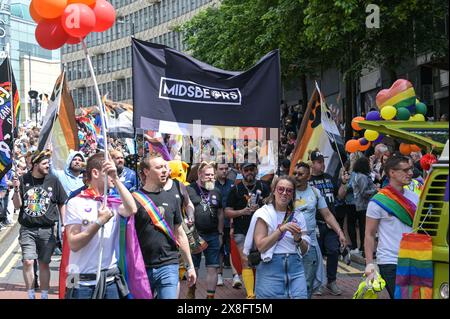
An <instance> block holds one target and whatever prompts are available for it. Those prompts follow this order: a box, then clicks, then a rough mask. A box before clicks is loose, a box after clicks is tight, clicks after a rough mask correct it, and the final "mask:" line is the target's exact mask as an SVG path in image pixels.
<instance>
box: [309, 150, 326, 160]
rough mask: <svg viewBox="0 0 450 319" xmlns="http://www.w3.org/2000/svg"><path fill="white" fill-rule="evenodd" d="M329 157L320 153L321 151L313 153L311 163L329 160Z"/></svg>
mask: <svg viewBox="0 0 450 319" xmlns="http://www.w3.org/2000/svg"><path fill="white" fill-rule="evenodd" d="M327 157H328V156H323V154H322V153H320V151H312V152H311V155H310V159H311V161H317V160H321V159H324V158H327Z"/></svg>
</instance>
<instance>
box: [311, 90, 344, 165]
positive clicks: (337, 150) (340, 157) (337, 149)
mask: <svg viewBox="0 0 450 319" xmlns="http://www.w3.org/2000/svg"><path fill="white" fill-rule="evenodd" d="M314 82H315V84H316V89H317V91H318V92H319V97H320V112H322V107H323V106H324V105H325V102H324V101H323V97H322V92H321V91H320V89H319V85H318V84H317V81H314ZM322 120H323V119H322ZM324 131H325V132H326V133H327V135H328V137H330V134H329V133H328V132H327V130H324ZM331 137H332V140H333V142H334V145H336V152H337V153H338V155H339V161H340V162H341V165H342V168H344V163H343V162H342V156H341V152H340V151H339V146H338V144H337V142H336V139H335V138H334V136H331Z"/></svg>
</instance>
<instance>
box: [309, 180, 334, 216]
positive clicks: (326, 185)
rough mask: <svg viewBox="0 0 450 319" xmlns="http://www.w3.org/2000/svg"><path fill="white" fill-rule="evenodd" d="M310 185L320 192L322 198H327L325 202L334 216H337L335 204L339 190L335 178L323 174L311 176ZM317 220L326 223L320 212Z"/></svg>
mask: <svg viewBox="0 0 450 319" xmlns="http://www.w3.org/2000/svg"><path fill="white" fill-rule="evenodd" d="M309 185H311V186H314V187H315V188H317V189H318V190H319V191H320V193H321V194H322V196H323V197H324V198H325V201H326V202H327V206H328V209H329V210H330V211H331V212H332V213H333V215H334V214H335V211H334V202H335V196H336V193H337V189H338V188H337V187H335V185H334V183H333V177H331V175H330V174H327V173H323V174H321V175H317V176H313V175H311V177H310V179H309ZM316 220H319V221H324V219H323V217H322V214H320V212H317V214H316Z"/></svg>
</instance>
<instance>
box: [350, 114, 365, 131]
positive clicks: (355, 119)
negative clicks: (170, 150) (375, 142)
mask: <svg viewBox="0 0 450 319" xmlns="http://www.w3.org/2000/svg"><path fill="white" fill-rule="evenodd" d="M359 121H364V117H362V116H357V117H355V118H353V120H352V128H353V129H354V130H355V131H361V130H362V127H360V126H359V125H358V122H359Z"/></svg>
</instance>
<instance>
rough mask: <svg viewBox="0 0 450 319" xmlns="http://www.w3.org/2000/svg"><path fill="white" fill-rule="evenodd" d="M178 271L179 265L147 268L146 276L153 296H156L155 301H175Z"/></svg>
mask: <svg viewBox="0 0 450 319" xmlns="http://www.w3.org/2000/svg"><path fill="white" fill-rule="evenodd" d="M178 270H179V264H172V265H166V266H161V267H158V268H147V276H148V280H149V282H150V287H151V289H152V293H153V296H155V295H156V298H157V299H177V297H178V296H177V290H178V282H179V274H178Z"/></svg>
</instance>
